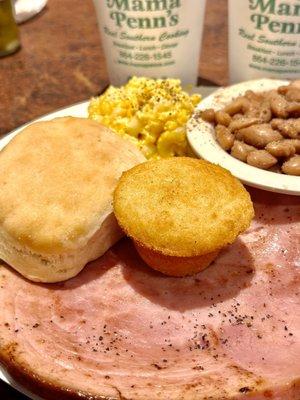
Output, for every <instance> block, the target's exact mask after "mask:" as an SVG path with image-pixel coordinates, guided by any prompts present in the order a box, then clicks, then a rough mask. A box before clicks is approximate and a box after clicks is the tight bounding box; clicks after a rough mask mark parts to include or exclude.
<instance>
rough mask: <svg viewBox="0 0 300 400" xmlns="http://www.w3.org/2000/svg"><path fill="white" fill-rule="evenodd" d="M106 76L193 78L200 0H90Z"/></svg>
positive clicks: (114, 80) (116, 81) (118, 80)
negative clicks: (98, 32)
mask: <svg viewBox="0 0 300 400" xmlns="http://www.w3.org/2000/svg"><path fill="white" fill-rule="evenodd" d="M94 4H95V8H96V12H97V17H98V24H99V28H100V33H101V37H102V44H103V47H104V52H105V57H106V64H107V69H108V74H109V78H110V82H111V84H113V85H122V84H124V83H125V82H126V81H127V80H128V79H129V78H130V77H132V76H146V77H152V78H179V79H181V81H182V84H183V85H185V84H196V82H197V76H198V64H199V55H200V48H201V40H202V28H203V17H204V12H205V0H188V1H183V0H139V1H134V0H106V1H104V0H94Z"/></svg>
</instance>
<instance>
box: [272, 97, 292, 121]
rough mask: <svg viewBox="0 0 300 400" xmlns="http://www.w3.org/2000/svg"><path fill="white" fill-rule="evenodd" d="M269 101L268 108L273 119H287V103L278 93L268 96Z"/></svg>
mask: <svg viewBox="0 0 300 400" xmlns="http://www.w3.org/2000/svg"><path fill="white" fill-rule="evenodd" d="M269 100H270V106H271V110H272V113H273V114H274V115H275V117H279V118H287V117H288V115H289V112H288V105H289V103H288V102H287V100H286V99H285V98H284V97H283V96H281V95H280V94H279V93H277V92H275V93H272V94H270V96H269Z"/></svg>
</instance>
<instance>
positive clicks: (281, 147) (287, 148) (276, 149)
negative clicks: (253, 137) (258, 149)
mask: <svg viewBox="0 0 300 400" xmlns="http://www.w3.org/2000/svg"><path fill="white" fill-rule="evenodd" d="M266 150H267V152H269V153H270V154H272V156H274V157H277V158H279V157H285V158H287V157H291V156H293V155H294V154H295V152H296V149H295V146H294V145H293V144H292V143H291V142H290V141H289V140H278V141H277V142H270V143H268V144H267V145H266Z"/></svg>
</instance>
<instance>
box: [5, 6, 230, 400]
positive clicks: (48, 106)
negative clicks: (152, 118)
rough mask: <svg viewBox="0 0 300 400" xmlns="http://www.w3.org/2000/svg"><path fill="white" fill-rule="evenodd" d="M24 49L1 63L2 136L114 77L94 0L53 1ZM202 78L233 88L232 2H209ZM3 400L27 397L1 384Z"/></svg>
mask: <svg viewBox="0 0 300 400" xmlns="http://www.w3.org/2000/svg"><path fill="white" fill-rule="evenodd" d="M20 33H21V41H22V48H21V50H20V51H19V52H18V53H16V54H13V55H11V56H8V57H5V58H1V59H0V135H4V134H6V133H8V132H9V131H11V130H12V129H14V128H16V127H18V126H20V125H22V124H24V123H25V122H28V121H30V120H32V119H34V118H36V117H39V116H41V115H43V114H46V113H49V112H51V111H54V110H56V109H58V108H61V107H65V106H68V105H71V104H73V103H76V102H79V101H82V100H86V99H89V98H90V97H91V96H95V95H97V94H98V93H100V92H101V91H102V90H103V89H104V88H105V87H106V86H107V85H108V78H107V72H106V67H105V63H104V54H103V50H102V47H101V42H100V37H99V34H98V28H97V22H96V16H95V13H94V9H93V4H92V1H91V0H85V1H82V0H64V1H61V0H48V6H47V8H46V9H45V10H44V11H43V12H42V13H41V14H40V15H38V16H37V17H35V18H33V19H32V20H30V21H27V22H26V23H24V24H22V25H21V26H20ZM199 77H201V78H202V79H206V80H208V81H210V82H213V83H215V84H217V85H224V84H226V83H227V77H228V73H227V1H226V0H209V1H207V9H206V16H205V26H204V32H203V42H202V54H201V57H200V62H199ZM0 398H1V399H3V400H5V399H9V400H22V399H23V400H24V399H25V396H23V395H21V394H19V393H18V392H16V391H14V390H13V389H12V388H10V387H8V386H7V385H6V384H4V383H2V382H0Z"/></svg>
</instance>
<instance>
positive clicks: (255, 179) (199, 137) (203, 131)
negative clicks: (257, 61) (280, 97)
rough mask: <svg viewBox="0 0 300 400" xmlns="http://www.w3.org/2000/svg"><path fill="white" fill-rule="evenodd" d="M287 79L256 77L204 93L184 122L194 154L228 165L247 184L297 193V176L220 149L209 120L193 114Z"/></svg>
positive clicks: (269, 87)
mask: <svg viewBox="0 0 300 400" xmlns="http://www.w3.org/2000/svg"><path fill="white" fill-rule="evenodd" d="M287 83H288V81H279V80H271V79H260V80H255V81H248V82H243V83H239V84H237V85H233V86H229V87H227V88H220V89H218V90H216V91H215V92H214V93H212V94H211V95H210V96H208V97H206V98H205V99H204V100H203V101H201V102H200V103H199V105H198V106H197V107H196V109H195V112H194V114H193V116H192V118H191V119H190V120H189V122H188V125H187V137H188V141H189V143H190V145H191V147H192V149H193V150H194V152H195V153H196V154H197V155H198V157H200V158H203V159H205V160H207V161H210V162H212V163H214V164H219V165H220V166H222V167H224V168H226V169H228V170H229V171H230V172H231V173H232V174H233V175H234V176H236V177H237V178H238V179H240V180H241V181H242V182H244V183H245V184H247V185H249V186H254V187H257V188H260V189H264V190H268V191H271V192H280V193H285V194H292V195H298V196H299V195H300V177H299V176H291V175H283V174H277V173H275V172H270V171H265V170H262V169H259V168H256V167H252V166H251V165H248V164H246V163H244V162H242V161H240V160H237V159H236V158H234V157H232V156H231V155H230V154H228V153H227V152H226V151H225V150H223V149H222V148H221V147H220V145H219V144H218V143H217V141H216V139H215V134H214V128H213V126H212V124H210V123H208V122H205V121H203V120H201V119H200V118H197V115H198V113H199V111H201V110H205V109H207V108H214V109H215V110H218V109H221V108H223V107H224V105H225V104H227V103H228V102H230V101H231V100H232V99H233V98H235V97H237V96H240V95H241V94H244V93H245V91H246V90H253V91H255V92H262V91H265V90H271V89H274V88H277V87H278V86H280V85H285V84H287Z"/></svg>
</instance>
